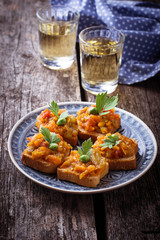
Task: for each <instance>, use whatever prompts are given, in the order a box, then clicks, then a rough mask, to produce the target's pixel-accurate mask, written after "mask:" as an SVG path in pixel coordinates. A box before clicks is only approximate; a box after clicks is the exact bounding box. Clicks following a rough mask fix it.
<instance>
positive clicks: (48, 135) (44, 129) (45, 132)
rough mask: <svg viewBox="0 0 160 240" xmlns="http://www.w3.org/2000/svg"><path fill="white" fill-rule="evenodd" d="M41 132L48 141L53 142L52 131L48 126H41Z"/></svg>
mask: <svg viewBox="0 0 160 240" xmlns="http://www.w3.org/2000/svg"><path fill="white" fill-rule="evenodd" d="M40 131H41V133H42V135H43V136H44V140H46V141H47V142H48V143H51V142H52V141H51V133H50V131H49V129H48V128H44V127H41V130H40Z"/></svg>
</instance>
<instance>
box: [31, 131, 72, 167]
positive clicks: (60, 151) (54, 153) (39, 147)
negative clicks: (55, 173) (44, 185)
mask: <svg viewBox="0 0 160 240" xmlns="http://www.w3.org/2000/svg"><path fill="white" fill-rule="evenodd" d="M57 137H59V138H60V139H61V141H60V142H59V143H58V148H57V149H56V150H51V149H49V144H48V142H47V141H45V140H44V138H43V135H42V134H41V133H38V134H35V135H34V136H33V137H29V138H27V140H28V141H30V142H29V143H28V144H27V146H28V147H27V152H28V154H30V155H31V156H32V159H42V160H45V161H47V162H51V163H54V164H55V165H57V166H58V165H59V164H61V162H62V159H64V158H65V157H66V156H68V155H69V152H70V149H71V146H70V145H69V144H67V142H65V141H64V140H63V138H62V137H61V136H60V135H59V134H57Z"/></svg>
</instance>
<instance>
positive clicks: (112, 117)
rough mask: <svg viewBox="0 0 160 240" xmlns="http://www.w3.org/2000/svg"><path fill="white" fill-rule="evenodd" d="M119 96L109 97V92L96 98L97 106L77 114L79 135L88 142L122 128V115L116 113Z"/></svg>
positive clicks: (86, 108)
mask: <svg viewBox="0 0 160 240" xmlns="http://www.w3.org/2000/svg"><path fill="white" fill-rule="evenodd" d="M117 102H118V96H114V97H108V98H107V92H105V93H102V94H98V95H97V96H96V105H91V107H85V108H83V109H81V110H79V111H78V112H77V121H78V135H79V137H80V138H81V139H83V140H86V139H88V138H90V137H91V139H92V141H93V142H94V141H96V139H97V137H98V136H104V135H106V134H107V133H114V132H115V131H116V130H117V129H118V128H119V127H120V124H121V123H120V122H121V121H120V115H119V114H116V113H115V109H114V108H115V106H116V105H117Z"/></svg>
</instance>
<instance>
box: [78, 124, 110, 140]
mask: <svg viewBox="0 0 160 240" xmlns="http://www.w3.org/2000/svg"><path fill="white" fill-rule="evenodd" d="M105 135H106V134H102V133H98V132H88V131H86V130H84V129H83V128H81V127H80V126H78V136H79V138H80V139H82V140H87V139H88V138H91V139H92V141H93V142H95V141H96V140H97V137H99V136H105Z"/></svg>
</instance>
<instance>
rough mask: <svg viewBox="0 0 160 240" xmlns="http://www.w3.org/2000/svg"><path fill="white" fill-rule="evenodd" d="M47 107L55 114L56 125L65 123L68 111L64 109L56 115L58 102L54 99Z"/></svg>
mask: <svg viewBox="0 0 160 240" xmlns="http://www.w3.org/2000/svg"><path fill="white" fill-rule="evenodd" d="M49 107H50V109H51V112H52V113H54V114H55V115H56V117H57V118H58V121H57V125H64V124H65V123H66V118H67V117H68V115H69V113H68V111H64V112H63V113H61V115H60V116H59V115H58V112H59V106H58V104H57V103H56V102H55V101H54V100H53V101H52V102H51V105H50V106H49Z"/></svg>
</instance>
